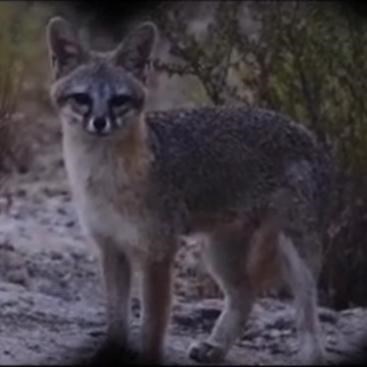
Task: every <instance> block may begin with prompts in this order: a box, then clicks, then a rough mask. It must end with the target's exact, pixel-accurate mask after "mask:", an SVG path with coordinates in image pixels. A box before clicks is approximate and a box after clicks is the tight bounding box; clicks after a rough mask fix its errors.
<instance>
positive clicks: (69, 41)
mask: <svg viewBox="0 0 367 367" xmlns="http://www.w3.org/2000/svg"><path fill="white" fill-rule="evenodd" d="M46 33H47V46H48V52H49V57H50V62H51V69H52V73H53V77H54V78H55V79H58V78H60V77H61V76H65V75H66V74H68V73H69V72H71V71H72V70H73V69H75V68H76V67H77V66H78V65H80V64H81V63H82V62H84V61H86V59H87V57H88V55H87V52H86V51H85V50H84V49H83V47H82V45H81V42H80V40H79V38H78V36H77V35H76V33H75V31H74V29H73V28H72V26H71V24H70V23H69V22H67V21H66V20H65V19H63V18H61V17H54V18H52V19H51V20H50V21H49V23H48V25H47V31H46Z"/></svg>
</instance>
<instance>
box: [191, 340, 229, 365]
mask: <svg viewBox="0 0 367 367" xmlns="http://www.w3.org/2000/svg"><path fill="white" fill-rule="evenodd" d="M188 354H189V357H190V358H191V359H193V360H194V361H196V362H200V363H211V362H220V361H222V360H223V359H224V355H225V351H224V350H223V349H222V348H220V347H219V346H217V345H213V344H210V343H209V342H207V341H201V342H194V343H193V344H192V345H191V346H190V348H189V353H188Z"/></svg>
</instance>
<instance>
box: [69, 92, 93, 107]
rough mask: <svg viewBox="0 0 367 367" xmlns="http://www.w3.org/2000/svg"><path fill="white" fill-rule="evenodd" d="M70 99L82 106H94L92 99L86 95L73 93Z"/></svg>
mask: <svg viewBox="0 0 367 367" xmlns="http://www.w3.org/2000/svg"><path fill="white" fill-rule="evenodd" d="M69 98H70V99H71V100H73V101H74V102H75V103H76V104H78V105H81V106H90V105H91V104H92V100H91V98H90V97H89V95H88V94H86V93H73V94H71V95H70V96H69Z"/></svg>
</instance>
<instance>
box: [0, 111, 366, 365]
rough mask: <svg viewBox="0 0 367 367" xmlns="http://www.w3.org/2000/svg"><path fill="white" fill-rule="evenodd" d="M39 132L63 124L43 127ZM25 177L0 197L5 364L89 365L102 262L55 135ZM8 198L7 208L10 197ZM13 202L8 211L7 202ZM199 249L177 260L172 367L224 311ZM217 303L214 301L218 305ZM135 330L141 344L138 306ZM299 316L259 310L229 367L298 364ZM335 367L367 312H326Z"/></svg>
mask: <svg viewBox="0 0 367 367" xmlns="http://www.w3.org/2000/svg"><path fill="white" fill-rule="evenodd" d="M40 119H41V120H42V119H43V120H42V121H39V123H40V125H39V126H47V125H48V124H55V125H56V124H58V122H57V121H56V120H55V118H54V117H50V116H48V115H47V116H44V117H42V118H40ZM34 148H35V159H34V161H33V164H32V167H31V169H30V170H29V172H28V173H26V174H22V175H17V176H15V177H14V178H13V179H12V180H11V181H9V182H8V184H7V189H6V190H4V192H3V194H2V195H1V196H0V364H2V365H3V364H55V365H57V364H65V363H72V361H73V360H74V359H75V358H79V357H80V356H86V357H87V356H91V355H93V354H94V353H95V351H96V349H98V347H99V346H100V345H101V344H102V343H103V340H104V337H105V299H104V290H103V286H102V280H101V276H100V268H99V262H98V252H97V250H96V249H95V248H93V247H91V246H90V245H88V244H87V243H86V241H85V239H84V238H83V236H82V234H81V232H80V228H79V225H78V221H77V218H76V213H75V210H74V207H73V203H72V200H71V196H70V192H69V187H68V183H67V180H66V176H65V171H64V166H63V162H62V156H61V144H60V134H59V132H58V131H57V129H54V130H52V133H50V134H49V135H48V136H46V137H44V138H43V139H40V140H39V141H37V144H35V147H34ZM6 193H7V195H8V198H7V195H6ZM9 197H10V198H11V202H9ZM200 264H201V262H200V259H199V254H198V249H197V247H196V245H195V244H189V245H186V246H185V247H183V248H182V249H181V250H180V253H179V255H178V258H177V266H176V273H177V277H176V281H175V287H174V289H175V294H176V297H175V302H174V306H173V313H172V321H171V325H170V328H169V336H168V339H167V349H166V350H167V363H175V364H194V362H192V361H190V360H188V359H187V358H186V349H187V347H188V346H189V344H190V343H191V342H192V341H193V340H195V339H199V338H204V337H205V336H207V335H208V333H209V331H210V329H211V327H212V326H213V324H214V322H215V319H216V318H217V317H218V315H219V312H220V309H221V307H222V302H223V301H222V300H221V299H220V298H218V296H217V295H218V292H217V291H216V290H215V287H214V286H213V285H212V283H210V281H209V280H208V278H207V277H206V275H205V273H204V272H203V270H200ZM212 295H216V297H213V296H212ZM132 307H133V315H134V318H133V320H132V330H133V331H134V335H135V336H137V335H138V334H137V333H138V324H139V320H138V314H139V302H138V299H137V297H136V296H134V299H133V303H132ZM293 312H294V310H293V307H292V305H291V304H290V303H288V302H281V301H279V300H276V299H273V298H269V297H268V298H262V299H260V300H258V302H257V303H256V306H255V308H254V310H253V312H252V314H251V317H250V320H249V323H248V325H247V327H246V329H244V331H243V335H242V338H241V339H240V340H238V342H237V343H236V345H235V347H234V348H233V349H232V350H231V352H230V354H229V355H228V358H227V360H226V361H225V362H224V364H255V365H272V364H295V363H296V362H297V361H296V359H295V356H294V352H295V350H296V348H297V342H296V334H295V325H294V314H293ZM319 314H320V317H321V320H322V327H323V330H324V333H325V337H326V349H327V353H328V359H329V361H330V363H335V362H336V361H338V359H340V358H349V357H351V356H355V355H356V354H357V353H358V352H360V351H361V350H362V349H361V348H362V346H361V343H362V341H363V339H364V338H365V337H366V333H367V309H363V308H353V309H348V310H343V311H340V312H336V311H333V310H330V309H327V308H323V307H320V309H319Z"/></svg>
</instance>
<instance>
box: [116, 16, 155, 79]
mask: <svg viewBox="0 0 367 367" xmlns="http://www.w3.org/2000/svg"><path fill="white" fill-rule="evenodd" d="M157 38H158V30H157V27H156V25H155V24H154V23H152V22H145V23H143V24H141V25H140V26H139V27H138V28H136V29H135V30H133V31H132V32H131V33H130V34H128V35H127V37H126V38H125V39H124V40H123V42H122V43H121V44H120V45H119V46H118V47H117V48H116V50H115V51H114V52H113V54H112V61H113V62H114V63H115V64H116V65H118V66H122V67H123V68H124V69H126V70H127V71H129V72H131V73H132V74H133V75H134V76H135V77H136V78H138V79H139V80H141V81H142V82H145V78H146V75H145V74H146V66H147V65H148V64H149V61H150V57H151V55H152V53H153V50H154V46H155V43H156V41H157Z"/></svg>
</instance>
